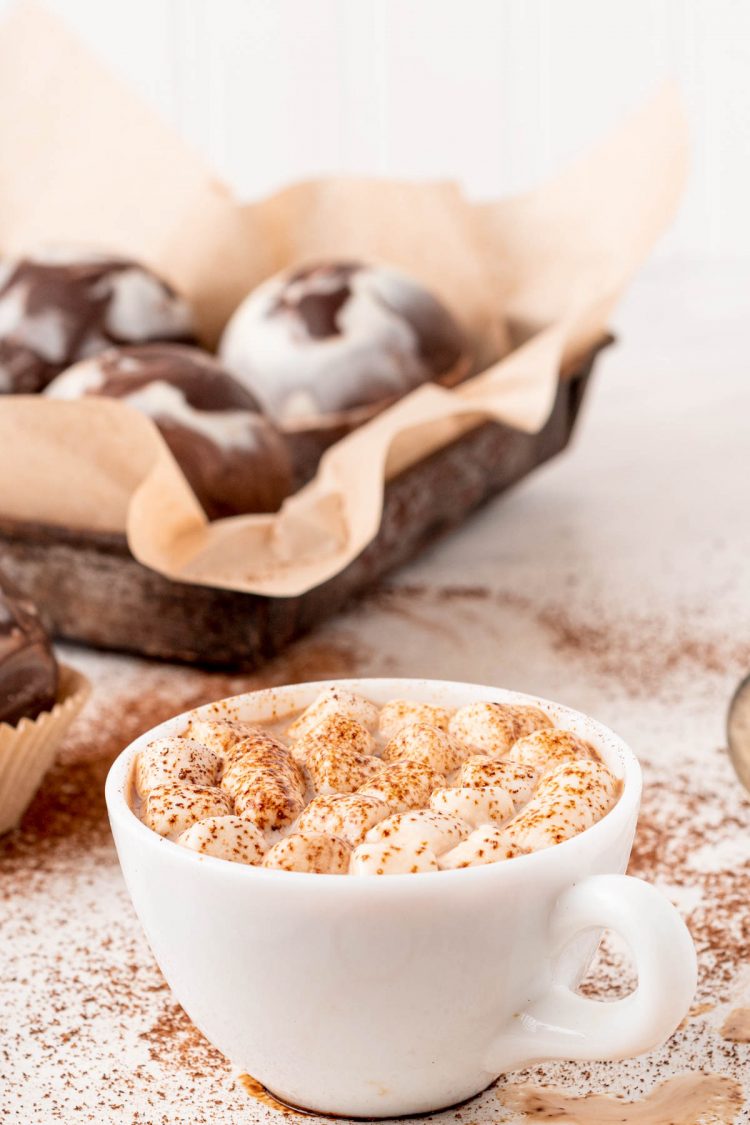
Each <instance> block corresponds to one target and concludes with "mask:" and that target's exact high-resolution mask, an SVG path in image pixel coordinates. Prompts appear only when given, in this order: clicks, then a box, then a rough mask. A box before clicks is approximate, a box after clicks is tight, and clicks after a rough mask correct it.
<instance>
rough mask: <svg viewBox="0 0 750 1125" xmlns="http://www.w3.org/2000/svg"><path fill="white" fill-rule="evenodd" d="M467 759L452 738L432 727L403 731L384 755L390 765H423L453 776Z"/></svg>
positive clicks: (417, 725) (412, 725)
mask: <svg viewBox="0 0 750 1125" xmlns="http://www.w3.org/2000/svg"><path fill="white" fill-rule="evenodd" d="M465 757H466V753H465V752H464V751H463V750H462V748H461V747H460V746H459V745H458V743H457V742H455V741H454V740H453V739H452V738H451V736H450V735H449V734H447V733H446V732H445V731H444V730H440V728H439V727H433V726H430V724H429V723H410V724H409V725H408V726H405V727H402V728H401V730H400V731H399V732H398V734H397V735H396V736H395V737H394V738H392V739H391V741H390V742H389V743H388V745H387V746H386V748H385V750H384V751H383V759H384V761H386V762H397V761H402V760H405V761H409V762H420V763H421V764H422V765H424V766H429V767H430V768H431V769H434V770H437V772H438V773H451V772H452V771H453V770H455V769H457V768H458V766H460V765H461V762H462V761H463V759H464V758H465Z"/></svg>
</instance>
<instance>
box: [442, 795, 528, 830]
mask: <svg viewBox="0 0 750 1125" xmlns="http://www.w3.org/2000/svg"><path fill="white" fill-rule="evenodd" d="M430 808H432V809H434V810H435V812H441V813H447V814H448V815H449V816H455V817H458V819H459V820H463V821H465V822H466V824H469V825H471V827H472V828H479V827H480V826H481V825H483V824H504V823H505V821H506V820H508V819H509V818H510V817H511V816H513V813H514V812H515V806H514V805H513V798H512V797H511V796H510V794H509V793H506V792H505V790H504V789H500V788H499V787H498V786H497V785H486V786H484V788H482V789H469V788H468V787H463V788H457V789H436V790H435V792H434V793H433V794H432V796H431V797H430Z"/></svg>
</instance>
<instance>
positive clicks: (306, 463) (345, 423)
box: [281, 353, 473, 485]
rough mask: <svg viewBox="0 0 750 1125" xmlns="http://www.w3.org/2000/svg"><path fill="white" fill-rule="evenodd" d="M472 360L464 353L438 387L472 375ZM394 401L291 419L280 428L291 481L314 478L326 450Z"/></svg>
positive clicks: (459, 381)
mask: <svg viewBox="0 0 750 1125" xmlns="http://www.w3.org/2000/svg"><path fill="white" fill-rule="evenodd" d="M472 366H473V358H472V356H471V355H470V354H469V353H467V354H465V355H463V356H462V357H461V359H460V360H459V361H458V362H457V363H455V364H454V365H453V367H451V368H450V370H448V371H446V372H445V373H444V374H443V375H441V376H440V377H439V378H438V379H435V382H436V383H437V384H438V385H439V386H441V387H455V386H456V385H457V384H459V383H462V382H463V381H464V379H466V378H467V377H468V375H469V373H470V372H471V369H472ZM396 401H397V399H395V398H393V397H391V398H386V399H382V400H381V401H380V402H373V403H369V404H368V405H367V406H357V407H352V408H351V409H350V410H338V411H336V412H335V413H333V412H332V413H329V414H317V415H313V416H306V417H305V418H293V419H290V420H289V421H288V422H285V423H284V424H283V425H282V426H281V431H282V433H283V434H284V437H285V439H286V442H287V445H288V447H289V452H290V454H291V457H292V464H293V467H294V479H295V481H296V482H297V484H298V485H300V484H306V483H307V482H308V481H309V480H311V479H312V477H313V476H314V475H315V470H316V469H317V467H318V464H319V462H320V458H321V457H322V456H323V454H324V453H325V451H326V449H330V447H331V446H332V445H335V443H336V442H337V441H341V439H342V438H344V437H346V435H347V434H350V433H351V432H352V430H356V429H357V428H358V427H359V426H363V425H364V424H365V422H369V421H370V419H371V418H375V417H376V415H378V414H381V413H382V412H383V411H384V410H387V409H388V407H389V406H392V405H393V403H394V402H396Z"/></svg>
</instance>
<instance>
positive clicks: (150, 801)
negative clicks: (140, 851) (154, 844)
mask: <svg viewBox="0 0 750 1125" xmlns="http://www.w3.org/2000/svg"><path fill="white" fill-rule="evenodd" d="M231 812H232V802H231V801H230V799H229V797H228V796H227V795H226V793H223V792H222V790H221V789H219V788H217V787H214V786H210V785H160V786H158V788H156V789H152V790H151V792H150V793H149V794H148V796H147V797H146V800H145V801H144V805H143V822H144V824H147V825H148V827H149V828H153V830H154V832H158V833H159V835H160V836H170V837H177V836H180V835H181V834H182V833H183V832H185V831H186V830H187V829H188V828H190V826H191V824H195V822H196V821H198V820H204V819H205V818H206V817H207V816H225V815H227V814H228V813H231Z"/></svg>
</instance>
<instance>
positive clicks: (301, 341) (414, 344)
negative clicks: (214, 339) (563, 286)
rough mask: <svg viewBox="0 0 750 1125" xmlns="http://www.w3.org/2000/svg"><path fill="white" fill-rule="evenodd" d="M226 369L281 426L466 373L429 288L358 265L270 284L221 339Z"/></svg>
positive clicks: (465, 359) (314, 269)
mask: <svg viewBox="0 0 750 1125" xmlns="http://www.w3.org/2000/svg"><path fill="white" fill-rule="evenodd" d="M220 355H221V357H222V359H223V361H224V363H225V364H226V366H227V368H228V369H229V370H230V371H231V372H232V373H233V374H234V375H235V376H236V377H237V378H238V379H241V380H242V382H243V383H244V384H245V386H247V387H248V388H249V389H250V390H251V391H252V392H253V394H255V395H256V396H257V397H258V399H259V400H260V402H261V404H262V406H263V407H264V409H265V410H266V411H267V413H268V414H270V415H271V416H272V417H273V418H275V419H276V421H277V422H278V423H279V424H280V425H281V426H282V427H291V428H294V427H295V425H296V424H297V423H299V422H300V420H303V419H308V418H309V419H314V418H318V417H320V416H321V415H323V416H327V415H336V414H341V413H343V412H347V411H352V410H357V409H361V408H363V407H374V406H377V405H380V404H384V403H387V402H389V401H392V400H394V399H397V398H400V397H402V396H403V395H405V394H407V393H408V392H409V391H411V390H414V388H415V387H418V386H420V385H421V384H422V383H425V382H428V381H429V380H437V381H440V382H444V383H448V384H452V383H456V382H458V381H459V380H460V379H461V378H463V377H464V376H466V375H467V374H468V371H469V353H468V348H467V343H466V339H465V336H464V333H463V331H462V329H461V328H460V326H459V325H458V323H457V321H456V320H455V318H454V317H453V315H452V314H451V313H450V312H449V310H448V309H447V308H446V307H445V306H444V305H443V304H442V303H441V302H440V301H439V300H438V299H437V298H436V297H435V296H433V294H432V293H430V292H429V290H427V289H425V288H424V287H423V286H422V285H420V284H419V283H418V282H416V281H414V280H412V279H411V278H409V277H407V276H405V275H404V274H402V273H400V272H399V271H397V270H394V269H391V268H388V267H385V266H374V265H366V264H364V263H361V262H343V261H329V262H320V263H318V264H314V265H306V266H303V267H301V268H298V269H294V270H290V271H286V272H284V273H281V274H278V275H277V276H276V277H272V278H270V279H269V280H268V281H266V282H264V283H263V284H262V285H260V286H259V287H258V288H257V289H255V290H254V291H253V292H252V293H251V294H250V295H249V296H248V297H247V298H246V299H245V300H244V301H243V303H242V304H241V305H240V306H239V308H238V309H237V310H236V312H235V313H234V315H233V316H232V318H231V319H230V321H229V324H228V325H227V327H226V329H225V331H224V335H223V337H222V340H221V346H220Z"/></svg>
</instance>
